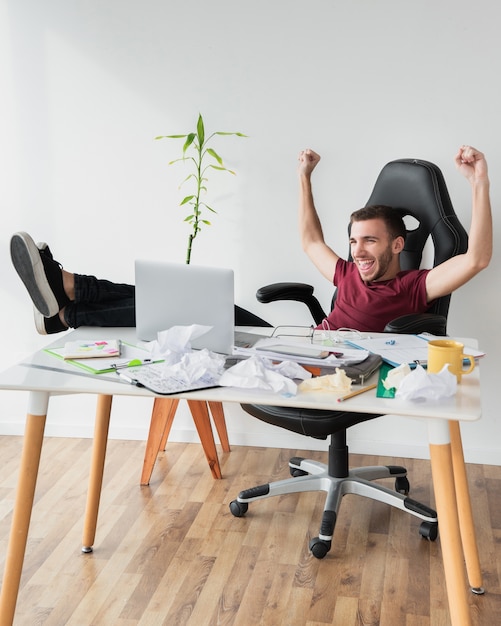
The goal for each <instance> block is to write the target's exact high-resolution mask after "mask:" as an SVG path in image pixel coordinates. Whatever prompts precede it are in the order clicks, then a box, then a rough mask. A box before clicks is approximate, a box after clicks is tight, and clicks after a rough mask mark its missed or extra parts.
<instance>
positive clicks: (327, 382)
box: [299, 367, 352, 394]
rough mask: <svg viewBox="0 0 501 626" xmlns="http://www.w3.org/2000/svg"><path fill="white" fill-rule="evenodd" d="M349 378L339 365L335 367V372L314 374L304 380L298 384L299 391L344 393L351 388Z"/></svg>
mask: <svg viewBox="0 0 501 626" xmlns="http://www.w3.org/2000/svg"><path fill="white" fill-rule="evenodd" d="M351 382H352V381H351V378H350V377H349V376H347V375H346V372H345V371H344V370H342V369H340V368H339V367H337V368H336V373H335V374H327V375H325V376H315V377H314V378H310V379H309V380H304V381H303V382H302V383H301V384H300V385H299V390H300V391H335V392H336V393H340V394H346V393H349V392H350V389H351Z"/></svg>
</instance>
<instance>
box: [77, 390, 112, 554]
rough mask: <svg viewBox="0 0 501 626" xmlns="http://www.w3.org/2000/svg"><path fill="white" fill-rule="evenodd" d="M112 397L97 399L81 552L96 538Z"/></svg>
mask: <svg viewBox="0 0 501 626" xmlns="http://www.w3.org/2000/svg"><path fill="white" fill-rule="evenodd" d="M112 400H113V396H105V395H100V396H98V399H97V409H96V423H95V426H94V444H93V446H92V459H91V466H90V476H89V489H88V491H87V505H86V507H85V519H84V529H83V536H82V552H92V546H93V545H94V540H95V538H96V527H97V514H98V511H99V500H100V499H101V488H102V486H103V472H104V460H105V457H106V446H107V443H108V431H109V427H110V414H111V402H112Z"/></svg>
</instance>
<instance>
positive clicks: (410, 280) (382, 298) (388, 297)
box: [319, 259, 430, 333]
mask: <svg viewBox="0 0 501 626" xmlns="http://www.w3.org/2000/svg"><path fill="white" fill-rule="evenodd" d="M429 271H430V270H406V271H402V272H399V273H398V274H397V275H396V276H395V278H392V279H390V280H383V281H376V282H369V283H365V282H364V281H363V280H362V279H361V277H360V274H359V272H358V269H357V266H356V265H355V263H352V262H349V261H345V260H343V259H339V260H338V262H337V263H336V271H335V272H334V280H333V283H334V285H335V286H336V287H337V292H336V303H335V306H334V310H333V311H331V313H330V314H329V315H328V316H327V318H326V319H327V321H328V323H329V328H330V329H332V330H335V329H337V328H353V329H356V330H360V331H363V332H374V333H375V332H383V330H384V327H385V326H386V324H387V323H388V322H390V321H391V320H393V319H395V318H396V317H400V316H401V315H408V314H410V313H425V312H426V311H427V309H428V307H429V306H430V303H428V302H427V301H426V284H425V281H426V276H427V274H428V272H429ZM319 328H321V326H320V327H319Z"/></svg>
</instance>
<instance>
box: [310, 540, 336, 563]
mask: <svg viewBox="0 0 501 626" xmlns="http://www.w3.org/2000/svg"><path fill="white" fill-rule="evenodd" d="M331 545H332V543H331V542H330V541H325V540H324V539H319V538H318V537H314V538H313V539H312V540H311V541H310V551H311V553H312V554H313V556H314V557H315V558H317V559H323V558H324V556H325V555H326V554H327V552H329V550H330V549H331Z"/></svg>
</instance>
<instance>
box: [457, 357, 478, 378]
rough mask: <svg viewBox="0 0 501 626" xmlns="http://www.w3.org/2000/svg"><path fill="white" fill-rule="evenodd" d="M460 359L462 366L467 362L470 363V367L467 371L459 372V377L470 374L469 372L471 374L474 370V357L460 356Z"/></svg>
mask: <svg viewBox="0 0 501 626" xmlns="http://www.w3.org/2000/svg"><path fill="white" fill-rule="evenodd" d="M461 358H462V359H463V365H464V361H469V362H470V367H469V368H468V369H467V370H463V369H462V370H461V372H460V374H461V376H463V375H464V374H470V373H471V372H473V370H474V369H475V357H473V356H472V355H471V354H462V355H461Z"/></svg>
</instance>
